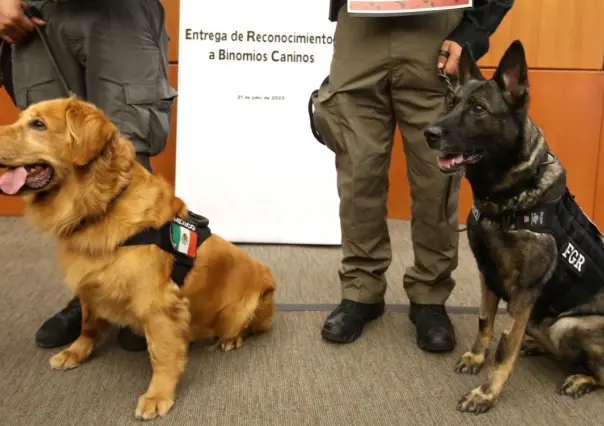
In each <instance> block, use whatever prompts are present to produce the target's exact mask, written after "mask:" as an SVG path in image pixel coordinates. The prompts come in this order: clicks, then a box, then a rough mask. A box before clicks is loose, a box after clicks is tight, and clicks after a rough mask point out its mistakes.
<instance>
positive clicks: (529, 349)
mask: <svg viewBox="0 0 604 426" xmlns="http://www.w3.org/2000/svg"><path fill="white" fill-rule="evenodd" d="M520 355H522V356H540V355H545V349H543V348H542V347H541V345H540V344H539V343H537V342H536V341H534V340H525V341H524V342H522V347H521V348H520Z"/></svg>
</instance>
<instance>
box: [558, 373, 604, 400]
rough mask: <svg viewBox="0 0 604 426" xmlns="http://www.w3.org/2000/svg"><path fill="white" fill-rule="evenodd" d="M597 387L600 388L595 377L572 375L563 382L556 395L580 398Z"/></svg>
mask: <svg viewBox="0 0 604 426" xmlns="http://www.w3.org/2000/svg"><path fill="white" fill-rule="evenodd" d="M598 387H600V386H599V383H598V381H597V380H596V378H595V377H592V376H587V375H585V374H573V375H571V376H568V377H567V378H566V380H564V383H562V386H560V389H559V390H558V393H559V394H560V395H568V396H572V397H573V398H581V397H582V396H583V395H585V394H588V393H589V392H591V391H593V390H595V389H596V388H598Z"/></svg>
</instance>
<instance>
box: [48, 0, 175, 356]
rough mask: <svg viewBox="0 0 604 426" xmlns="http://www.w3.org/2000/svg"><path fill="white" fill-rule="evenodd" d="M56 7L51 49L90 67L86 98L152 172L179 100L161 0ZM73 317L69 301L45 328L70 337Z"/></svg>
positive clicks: (129, 339) (137, 343) (137, 345)
mask: <svg viewBox="0 0 604 426" xmlns="http://www.w3.org/2000/svg"><path fill="white" fill-rule="evenodd" d="M55 7H56V9H54V13H53V16H50V17H49V18H48V19H49V20H53V21H55V22H57V26H59V25H60V26H61V31H60V32H57V33H52V32H49V41H50V43H51V45H52V46H53V48H54V45H57V46H58V45H62V46H65V49H68V50H69V52H70V53H71V55H72V56H73V57H74V58H75V60H76V61H77V63H78V64H79V66H80V67H81V69H85V70H86V72H85V78H84V81H85V95H82V94H80V93H78V94H79V95H80V96H82V97H83V98H85V99H87V100H88V101H90V102H93V103H95V104H96V105H98V106H99V107H100V108H101V109H103V110H104V111H105V113H106V114H107V115H108V117H109V118H110V119H111V120H112V121H113V122H114V123H115V124H116V125H117V127H118V128H119V129H120V131H121V132H122V134H124V136H126V137H127V138H129V139H130V140H131V141H132V143H133V144H134V147H135V149H136V155H137V160H138V161H139V162H140V163H141V164H142V165H143V166H145V167H146V168H147V169H148V170H150V171H151V163H150V157H151V156H153V155H157V154H159V153H160V152H161V151H162V150H163V149H164V147H165V145H166V142H167V138H168V133H169V130H170V119H171V112H172V105H173V102H174V99H175V95H176V92H175V91H174V90H173V89H172V88H171V87H170V86H169V85H168V53H167V52H168V35H167V32H166V29H165V26H164V10H163V7H162V6H161V3H159V1H158V0H149V1H143V0H136V1H129V2H121V1H117V0H111V1H109V0H108V1H105V2H101V3H99V2H96V1H94V0H79V1H78V2H69V3H59V4H58V5H56V6H55ZM53 36H54V39H53ZM71 313H73V315H67V314H71ZM76 314H79V304H78V303H77V301H72V302H70V304H69V305H68V306H67V308H65V309H64V310H63V311H61V312H60V313H58V314H57V315H55V317H53V318H51V319H50V320H49V321H47V323H46V324H45V325H43V327H42V329H45V330H47V331H53V332H54V334H55V335H58V334H61V331H63V335H65V334H66V331H67V330H71V329H73V328H75V324H74V321H72V319H74V318H76V317H77V315H76ZM42 329H41V330H42ZM69 336H70V337H73V336H72V335H71V333H70V334H69ZM63 337H64V339H63V340H65V338H66V337H65V336H63ZM75 337H77V336H75ZM75 337H74V338H75ZM118 338H119V342H120V345H121V346H122V347H123V348H125V349H128V350H143V349H145V347H146V344H145V341H144V338H143V337H140V336H136V335H134V334H133V333H132V332H131V331H130V330H129V329H122V330H121V331H120V334H119V336H118ZM56 340H57V339H55V341H56ZM39 343H40V342H39ZM66 343H69V342H66ZM49 345H50V344H49V343H48V342H47V344H46V345H45V346H49ZM53 346H55V344H53Z"/></svg>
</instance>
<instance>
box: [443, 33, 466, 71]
mask: <svg viewBox="0 0 604 426" xmlns="http://www.w3.org/2000/svg"><path fill="white" fill-rule="evenodd" d="M461 49H462V47H461V46H460V45H459V44H457V43H455V42H454V41H451V40H446V41H445V42H444V43H443V44H442V46H440V51H439V53H438V69H439V70H440V69H442V68H444V69H445V71H446V73H447V74H448V75H455V74H456V73H457V67H458V66H459V58H460V57H461Z"/></svg>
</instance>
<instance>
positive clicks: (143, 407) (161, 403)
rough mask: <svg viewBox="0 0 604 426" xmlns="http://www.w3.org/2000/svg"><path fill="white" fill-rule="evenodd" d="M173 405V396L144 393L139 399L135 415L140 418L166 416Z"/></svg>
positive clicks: (150, 418)
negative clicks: (166, 396)
mask: <svg viewBox="0 0 604 426" xmlns="http://www.w3.org/2000/svg"><path fill="white" fill-rule="evenodd" d="M173 405H174V400H173V399H172V398H165V397H161V396H157V395H147V394H144V395H141V397H140V398H139V399H138V404H137V406H136V411H135V416H136V418H137V419H139V420H152V419H154V418H156V417H157V416H160V417H162V416H165V415H166V414H167V413H168V411H170V409H171V408H172V406H173Z"/></svg>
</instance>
